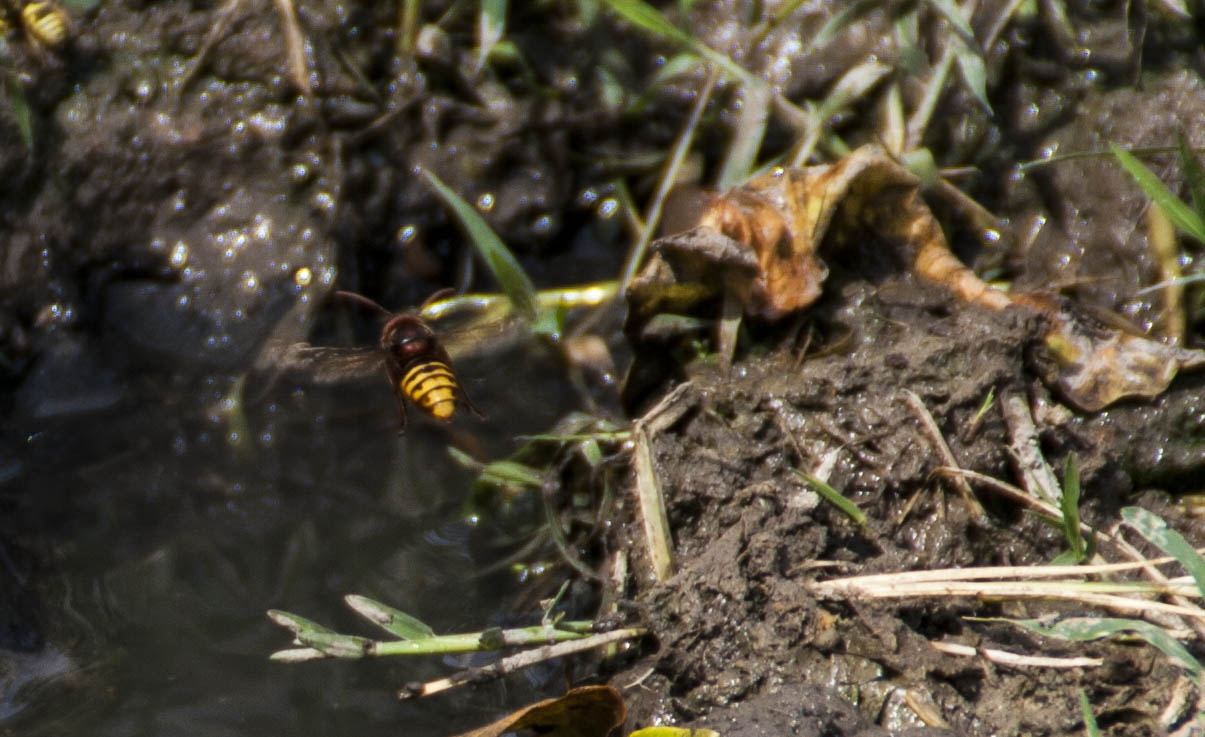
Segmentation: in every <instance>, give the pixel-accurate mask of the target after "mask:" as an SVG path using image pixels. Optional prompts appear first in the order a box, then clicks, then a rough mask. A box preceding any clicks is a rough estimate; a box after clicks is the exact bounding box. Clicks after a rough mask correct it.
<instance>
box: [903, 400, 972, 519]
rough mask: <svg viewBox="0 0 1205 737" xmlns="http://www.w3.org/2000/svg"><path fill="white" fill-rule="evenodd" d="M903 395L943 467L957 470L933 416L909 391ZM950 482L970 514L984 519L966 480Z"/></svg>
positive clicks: (956, 479) (956, 463) (958, 478)
mask: <svg viewBox="0 0 1205 737" xmlns="http://www.w3.org/2000/svg"><path fill="white" fill-rule="evenodd" d="M903 395H904V400H905V401H906V402H907V403H908V406H909V407H911V408H912V411H913V412H914V413H915V414H916V416H917V418H918V419H919V420H920V423H921V427H923V428H924V429H925V433H926V434H927V435H928V436H929V440H930V442H932V443H933V447H934V448H935V449H936V450H937V453H938V454H939V455H940V456H941V457H942V460H943V461H944V462H945V465H946V466H950V467H952V468H958V467H959V466H958V459H956V458H955V457H954V453H953V452H952V451H951V450H950V446H949V445H947V444H946V439H945V438H944V437H942V435H941V430H940V429H939V428H938V427H937V423H936V422H934V420H933V415H931V414H929V410H928V408H926V407H925V403H924V402H922V401H921V398H920V397H918V396H917V395H916V392H914V391H912V390H911V389H905V390H904V392H903ZM951 480H952V481H953V484H954V488H955V489H956V490H957V491H958V493H959V494H961V495H962V500H963V501H964V502H966V505H967V507H968V508H969V509H970V512H971V514H972V515H973V516H975V517H980V518H981V517H984V516H985V515H984V511H983V505H981V504H980V503H979V500H978V499H976V498H975V494H974V492H972V491H971V485H970V484H968V483H967V482H966V479H964V478H962V477H961V476H954V477H953V478H952V479H951Z"/></svg>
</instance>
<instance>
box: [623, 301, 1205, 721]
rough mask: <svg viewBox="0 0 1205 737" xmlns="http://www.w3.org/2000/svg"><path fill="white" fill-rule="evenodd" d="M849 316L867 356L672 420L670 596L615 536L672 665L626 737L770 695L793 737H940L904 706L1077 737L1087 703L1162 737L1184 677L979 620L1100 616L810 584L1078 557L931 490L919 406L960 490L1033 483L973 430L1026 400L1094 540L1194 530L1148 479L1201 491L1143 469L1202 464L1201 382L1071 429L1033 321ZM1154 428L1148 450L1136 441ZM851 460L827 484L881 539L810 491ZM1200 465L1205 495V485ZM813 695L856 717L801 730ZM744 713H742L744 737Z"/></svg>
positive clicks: (995, 507)
mask: <svg viewBox="0 0 1205 737" xmlns="http://www.w3.org/2000/svg"><path fill="white" fill-rule="evenodd" d="M834 302H835V303H836V305H837V306H836V307H835V308H834V309H833V310H832V311H831V312H830V311H826V310H824V309H821V310H820V311H819V312H818V319H819V320H822V321H824V322H825V324H826V325H827V328H828V329H829V330H831V331H833V332H835V333H838V334H842V335H844V336H846V337H844V338H843V341H842V342H843V344H846V345H851V346H854V347H855V348H854V349H853V350H850V351H843V352H841V353H840V354H839V355H828V356H822V357H818V358H812V359H807V360H804V361H802V363H800V362H799V360H798V359H797V358H796V356H794V355H792V354H791V353H788V352H781V353H775V354H772V355H768V356H762V357H758V358H756V359H753V360H748V361H743V362H740V363H738V364H737V365H736V366H734V367H733V369H732V372H731V374H730V376H728V377H724V376H721V375H719V373H718V372H716V371H714V370H704V371H701V372H700V373H699V374H698V375H697V376H696V377H695V378H693V379H692V380H691V382H690V386H689V389H688V390H687V391H685V392H684V393H683V394H681V396H680V399H679V403H680V405H681V406H677V407H674V408H673V412H675V413H677V412H680V413H681V415H682V416H681V419H679V420H678V421H677V422H676V423H674V424H673V425H672V426H671V427H669V428H668V429H666V430H664V431H662V432H660V433H659V434H657V435H656V436H655V438H654V439H653V457H654V463H655V468H656V471H657V477H658V480H659V481H660V483H661V484H662V491H663V493H664V495H665V498H666V504H667V512H668V515H669V521H670V527H671V529H672V531H673V537H674V546H675V556H676V560H677V561H678V566H677V570H676V571H675V573H674V575H673V576H672V577H671V578H670V579H668V580H667V581H665V582H664V583H661V584H654V583H652V582H651V580H650V576H651V574H650V572H649V570H648V564H647V562H646V561H645V559H644V553H643V550H644V547H643V545H644V544H643V542H642V540H643V538H642V533H641V531H640V527H639V526H638V525H635V526H630V527H625V528H623V529H622V530H621V531H620V533H619V536H620V537H619V539H618V540H617V542H616V544H617V545H618V546H619V547H620V548H621V549H623V550H627V551H630V552H631V553H632V554H633V555H634V558H635V560H636V561H637V564H636V566H635V571H634V574H633V575H632V577H631V578H630V579H629V587H630V588H629V589H628V590H627V591H626V592H625V593H626V595H627V596H629V597H631V598H632V599H634V601H635V603H636V605H637V607H638V610H639V612H640V615H639V619H640V621H642V622H644V623H646V624H647V625H648V626H649V628H650V630H651V631H652V632H653V633H655V635H656V638H657V641H658V645H659V647H658V648H657V650H656V652H655V653H654V654H651V655H650V656H648V657H647V658H645V659H643V660H642V661H640V662H639V663H637V664H635V665H633V666H632V667H631V668H630V669H628V670H627V671H625V672H624V673H623V674H620V675H619V676H617V677H615V678H614V679H612V683H613V684H615V685H620V684H625V685H626V684H629V683H631V682H633V681H635V680H637V679H638V678H640V677H642V676H643V680H641V681H640V683H641V686H640V688H638V689H634V690H633V692H632V693H633V694H634V695H635V698H634V701H635V703H636V704H638V706H637V707H636V708H634V709H633V710H632V716H631V718H630V723H631V724H643V723H649V722H650V721H652V720H654V719H657V718H659V719H666V718H671V719H675V720H682V721H686V722H690V723H692V724H693V723H700V724H722V723H724V721H723V720H725V719H726V718H727V717H725V716H724V714H726V713H727V711H726V710H725V709H724V707H728V706H729V705H732V704H736V703H739V702H743V701H745V700H746V699H750V698H751V697H753V696H754V695H758V696H757V700H758V703H759V704H760V709H759V711H760V713H761V718H762V719H765V720H770V721H771V723H775V722H773V720H774V719H779V718H781V719H785V720H787V721H786V722H783V723H788V722H789V723H792V724H797V725H798V729H799V730H800V732H799V733H800V734H813V733H815V734H858V733H861V730H863V729H869V728H868V727H866V726H865V725H870V724H879V725H883V726H891V727H893V728H903V727H907V726H921V724H922V722H920V721H918V718H917V717H916V715H915V713H914V712H913V711H912V710H911V709H909V708H908V707H907V706H905V705H904V704H903V701H902V696H903V694H904V693H908V694H909V695H911V696H912V698H915V699H920V700H921V701H922V702H927V703H930V704H934V705H935V706H936V711H937V712H938V713H939V714H941V715H942V717H943V718H944V719H945V721H946V722H947V723H948V724H949V725H951V727H952V728H953V729H954V730H955V731H956V732H957V733H960V734H969V735H980V734H982V735H989V734H1001V735H1003V734H1009V735H1038V734H1042V735H1044V734H1079V733H1082V729H1083V726H1082V723H1081V718H1080V711H1079V690H1080V689H1081V688H1083V689H1085V690H1086V691H1087V693H1088V694H1089V696H1090V698H1091V700H1092V703H1093V704H1094V708H1095V710H1096V714H1097V717H1098V719H1099V720H1100V723H1101V724H1102V725H1106V726H1108V727H1111V728H1113V731H1112V733H1113V734H1133V735H1141V734H1160V733H1162V731H1163V729H1164V727H1162V726H1159V725H1158V723H1157V719H1158V717H1159V716H1160V715H1161V713H1162V712H1163V710H1164V708H1165V706H1167V701H1168V695H1169V694H1171V693H1172V692H1173V690H1174V688H1175V687H1176V684H1177V683H1178V682H1179V681H1180V680H1181V679H1182V675H1181V673H1180V672H1179V670H1178V669H1177V668H1176V667H1174V666H1173V665H1171V664H1170V662H1169V661H1167V660H1166V659H1165V658H1163V657H1162V656H1161V655H1160V654H1159V653H1158V652H1156V651H1155V650H1153V649H1150V648H1136V647H1133V646H1126V645H1117V644H1100V643H1094V644H1089V645H1084V644H1077V643H1068V642H1060V641H1055V640H1043V639H1042V638H1039V637H1035V636H1033V635H1030V634H1027V633H1025V632H1024V631H1022V630H1020V629H1019V628H1016V627H1013V626H1010V625H1006V624H999V623H985V622H973V621H968V620H967V619H965V618H966V617H1000V616H1005V617H1010V618H1017V619H1021V618H1029V617H1038V616H1042V615H1044V614H1052V613H1060V614H1064V615H1070V614H1072V613H1075V612H1077V611H1081V610H1079V609H1077V608H1076V607H1073V606H1067V605H1052V604H1028V603H1017V602H976V601H973V600H965V599H953V600H951V599H941V600H932V599H930V600H903V601H891V600H886V601H825V600H818V599H817V598H816V597H815V596H814V595H813V594H812V593H811V592H810V590H809V587H808V583H809V582H810V581H814V580H817V579H820V578H831V577H836V576H846V575H856V574H862V573H883V572H896V571H899V572H901V578H905V577H906V572H907V571H910V570H922V569H936V568H950V567H956V568H965V567H971V566H1000V565H1009V566H1031V565H1043V564H1044V563H1046V562H1047V561H1049V560H1051V559H1052V558H1053V557H1055V555H1057V554H1058V553H1059V552H1061V551H1062V550H1064V549H1065V547H1066V542H1065V540H1064V539H1063V538H1062V536H1061V534H1060V533H1058V532H1057V531H1056V530H1053V529H1052V528H1050V527H1049V526H1047V525H1046V524H1044V523H1042V522H1041V521H1040V520H1038V519H1037V518H1036V517H1035V516H1033V515H1031V514H1024V513H1021V512H1020V511H1018V510H1017V508H1016V507H1015V505H1014V504H1013V503H1011V502H1009V501H1006V500H1001V499H998V498H992V497H991V495H990V493H989V494H984V495H983V497H982V498H983V501H984V506H985V507H986V508H987V510H988V513H989V517H988V518H987V519H981V518H979V517H978V516H977V515H975V514H974V513H972V512H969V511H968V507H967V506H966V505H965V504H964V503H963V502H962V501H961V500H960V498H959V497H958V495H957V494H956V493H954V491H953V489H952V487H949V486H947V485H946V484H944V483H942V482H939V481H936V480H934V478H933V476H932V471H933V470H934V468H936V467H937V466H940V465H943V463H942V461H941V459H940V458H939V457H938V455H937V453H936V451H935V449H934V447H933V444H932V442H931V441H930V440H929V439H928V436H927V435H926V434H925V433H924V432H923V431H922V430H921V429H920V427H919V423H918V420H917V416H916V413H915V412H914V411H913V410H912V409H911V408H910V406H909V404H908V403H907V402H906V401H905V400H904V397H903V393H904V392H905V391H911V392H915V393H916V394H917V395H918V396H919V397H920V398H921V400H922V401H923V402H924V404H925V405H926V407H927V408H928V409H929V411H930V412H931V413H932V415H933V417H934V419H935V420H936V422H937V424H938V426H939V427H940V428H941V429H942V432H943V434H944V436H945V437H946V438H947V440H948V442H949V444H950V446H951V449H952V451H953V453H954V456H955V458H956V459H957V461H958V463H959V464H960V465H961V466H962V467H964V468H967V469H971V470H975V471H978V472H981V473H984V474H987V475H990V476H993V477H996V478H1002V479H1012V478H1015V475H1016V468H1015V464H1014V463H1013V461H1012V459H1011V458H1010V456H1009V451H1008V450H1007V448H1008V434H1007V428H1006V427H1005V423H1004V421H1003V420H1002V418H1001V416H1000V414H999V412H998V409H997V407H998V404H997V405H996V407H993V409H992V410H990V411H989V412H988V413H987V415H986V419H984V420H983V421H982V422H980V423H978V424H977V425H974V426H972V424H971V423H972V418H973V417H974V416H975V415H976V413H977V412H978V411H979V410H980V408H981V407H982V405H983V402H984V400H985V398H986V396H987V393H988V392H989V391H991V390H994V392H995V395H996V396H997V397H1001V396H1004V395H1007V394H1009V393H1020V394H1021V395H1022V396H1025V397H1028V398H1030V400H1031V401H1032V402H1033V404H1034V406H1036V407H1039V408H1040V407H1049V408H1051V409H1052V410H1054V411H1050V412H1047V413H1046V414H1045V415H1044V417H1043V419H1041V420H1040V421H1039V431H1040V434H1041V437H1042V438H1043V440H1044V441H1045V451H1046V452H1047V454H1048V458H1049V459H1050V461H1051V463H1052V464H1053V465H1054V466H1055V467H1056V468H1061V466H1062V462H1063V460H1064V459H1065V457H1066V455H1067V454H1068V453H1075V455H1076V458H1077V459H1078V463H1079V466H1080V468H1081V469H1082V472H1083V485H1084V489H1085V494H1086V498H1085V503H1084V507H1083V510H1082V512H1083V515H1084V518H1085V519H1086V520H1087V521H1088V522H1089V523H1090V524H1092V525H1094V526H1101V527H1107V526H1109V525H1111V524H1112V523H1113V522H1115V521H1116V520H1117V519H1118V510H1119V507H1120V506H1121V505H1122V504H1128V503H1140V504H1142V505H1144V506H1146V507H1147V508H1149V509H1152V510H1153V511H1156V512H1157V513H1160V514H1164V515H1167V516H1168V517H1170V518H1172V519H1180V518H1181V512H1179V511H1178V510H1177V509H1176V508H1175V507H1174V506H1172V505H1171V504H1170V500H1169V498H1168V497H1167V496H1166V495H1165V494H1162V493H1146V494H1142V495H1141V496H1139V495H1138V494H1137V492H1138V491H1139V490H1140V489H1142V488H1145V486H1142V485H1139V486H1136V485H1135V480H1134V479H1135V478H1141V479H1142V482H1141V484H1143V485H1145V484H1152V483H1160V482H1161V483H1162V484H1163V485H1162V488H1165V489H1166V488H1184V487H1183V486H1181V484H1183V482H1184V480H1185V477H1184V476H1183V475H1182V474H1181V472H1180V471H1179V470H1177V469H1176V468H1175V467H1169V468H1167V469H1165V470H1166V471H1167V472H1168V473H1167V475H1165V476H1162V477H1161V478H1160V479H1158V480H1156V479H1152V478H1151V477H1150V476H1148V474H1149V473H1150V471H1151V470H1152V469H1151V467H1150V464H1148V463H1145V462H1144V461H1143V460H1142V459H1143V458H1145V457H1146V456H1147V455H1148V453H1149V452H1151V451H1150V449H1149V448H1148V447H1147V446H1148V445H1149V444H1158V445H1159V447H1168V446H1174V445H1176V444H1177V443H1185V444H1187V445H1188V446H1189V447H1192V448H1193V449H1194V450H1195V451H1196V452H1199V450H1200V441H1199V440H1198V439H1197V436H1196V431H1192V432H1190V433H1189V434H1188V435H1187V436H1186V435H1185V434H1184V422H1183V418H1184V415H1185V412H1186V411H1188V408H1191V407H1199V406H1200V405H1201V402H1202V401H1203V400H1205V381H1202V379H1201V377H1184V379H1182V380H1181V381H1180V382H1178V383H1177V384H1176V386H1175V388H1174V390H1173V391H1171V392H1169V393H1167V394H1165V395H1164V396H1163V397H1161V398H1160V399H1159V400H1157V401H1156V402H1155V403H1153V404H1122V405H1118V406H1116V407H1114V408H1112V409H1110V411H1109V412H1108V413H1106V414H1103V415H1098V416H1095V417H1078V416H1075V415H1073V414H1071V413H1069V412H1067V411H1066V410H1062V409H1061V408H1059V406H1058V405H1057V401H1055V400H1053V399H1052V398H1051V396H1050V394H1049V392H1048V391H1047V390H1046V388H1045V387H1044V386H1043V385H1042V384H1041V383H1040V382H1038V381H1036V380H1035V379H1033V378H1032V377H1031V374H1030V372H1029V371H1028V370H1027V368H1026V365H1027V362H1026V353H1027V349H1028V346H1030V344H1031V342H1032V336H1033V333H1032V331H1033V329H1034V327H1035V322H1034V321H1032V320H1030V319H1027V318H1026V317H1025V316H1023V315H1020V314H1007V313H1005V314H997V313H992V312H988V311H983V310H979V309H970V308H953V309H951V307H950V305H949V302H948V300H947V299H946V298H944V297H942V296H941V295H938V294H934V292H933V290H932V289H928V288H921V287H916V286H913V285H911V284H909V283H907V282H904V281H892V282H890V283H885V284H882V285H879V286H878V287H875V286H872V285H869V284H866V283H864V282H856V283H850V284H847V285H845V288H844V289H843V290H842V293H841V296H840V297H839V298H836V299H835V300H834ZM1137 422H1141V423H1142V425H1141V426H1142V427H1143V428H1144V431H1143V434H1142V437H1135V436H1134V434H1133V433H1132V432H1130V431H1127V430H1120V429H1119V428H1132V427H1134V426H1135V424H1134V423H1137ZM1177 439H1178V440H1177ZM1144 448H1146V450H1144ZM834 450H839V456H838V458H839V460H838V462H837V464H836V466H835V467H834V469H833V472H832V476H831V478H830V484H831V485H832V486H834V487H835V488H838V489H841V490H843V492H844V493H845V495H846V496H847V497H848V498H850V499H852V500H853V501H854V502H855V503H856V504H857V505H858V506H859V507H860V508H861V509H862V511H863V512H864V513H865V514H866V516H867V518H868V519H867V523H866V525H865V526H864V527H859V526H858V525H856V524H854V523H853V522H852V521H851V520H850V519H849V518H848V517H846V516H845V515H844V514H843V513H842V512H840V511H838V510H837V509H836V508H835V507H834V506H831V505H830V504H828V503H826V502H823V501H821V500H820V499H819V498H818V497H817V496H816V495H815V494H814V493H813V492H810V491H809V490H808V488H807V486H806V484H804V483H803V481H802V480H801V479H800V478H799V477H798V476H797V475H796V474H795V473H794V470H795V469H800V470H810V469H815V468H816V467H818V466H819V465H820V463H821V460H822V458H823V457H824V456H825V455H826V454H827V453H829V452H831V451H834ZM1192 465H1193V468H1194V469H1198V472H1199V468H1200V466H1199V462H1198V463H1197V464H1192ZM1186 531H1187V533H1188V534H1189V535H1190V539H1197V538H1198V536H1199V535H1200V534H1202V532H1205V527H1202V525H1200V524H1195V523H1194V524H1192V525H1189V526H1188V527H1187V528H1186ZM934 641H944V642H956V643H962V644H967V645H971V646H973V647H976V648H997V649H1001V650H1007V651H1013V652H1018V653H1025V654H1041V655H1051V656H1076V655H1090V656H1094V657H1101V658H1103V659H1104V665H1103V666H1102V667H1100V668H1094V669H1074V670H1071V671H1059V670H1043V669H1037V668H1016V669H1014V668H1009V667H1003V666H997V665H992V664H991V663H989V662H987V661H985V660H983V659H982V658H979V657H972V658H959V657H955V656H952V655H948V654H943V653H939V652H937V651H935V650H933V649H932V648H931V647H930V642H934ZM1138 678H1140V679H1141V681H1140V682H1141V687H1136V685H1135V682H1136V679H1138ZM818 687H823V688H824V689H828V691H825V692H824V695H823V696H822V697H821V701H822V702H823V701H824V700H827V699H832V698H834V694H837V693H840V694H842V695H843V696H844V697H845V698H846V699H848V700H849V701H850V702H852V703H854V704H856V705H857V707H858V708H857V710H856V711H857V714H858V715H860V716H834V715H833V714H829V713H826V712H825V710H824V709H822V708H816V711H814V712H813V713H810V714H809V713H808V712H806V711H803V712H801V711H800V709H801V706H800V704H799V703H798V702H797V701H796V699H797V698H798V697H799V694H800V692H801V691H809V690H815V689H817V688H818ZM811 692H812V691H809V693H811ZM716 709H720V711H719V712H718V713H717V712H716V711H715V710H716ZM749 713H750V711H749V710H747V709H742V710H740V711H736V710H734V711H733V715H734V716H733V719H737V720H738V721H739V720H740V717H738V716H736V715H738V714H745V715H748V714H749ZM838 713H840V712H838ZM785 715H790V716H789V717H788V716H785ZM704 717H705V718H704ZM700 719H702V721H697V720H700ZM722 733H724V734H727V732H726V731H725V732H722ZM749 733H750V734H776V733H777V734H782V733H784V732H776V731H775V730H774V729H765V730H764V731H760V732H757V731H753V732H749ZM868 733H872V732H868ZM934 733H936V732H934Z"/></svg>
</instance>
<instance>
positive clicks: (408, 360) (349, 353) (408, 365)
mask: <svg viewBox="0 0 1205 737" xmlns="http://www.w3.org/2000/svg"><path fill="white" fill-rule="evenodd" d="M335 296H337V297H341V298H343V299H347V300H351V301H353V302H356V303H358V304H361V305H364V306H366V307H369V308H371V309H373V310H375V311H377V312H379V313H381V314H382V315H383V316H384V317H385V318H386V320H385V324H384V326H383V327H382V328H381V334H380V339H379V340H378V342H377V345H375V346H354V347H336V346H314V345H310V344H309V343H295V344H293V345H291V346H289V347H288V348H287V349H286V350H285V351H284V353H283V355H282V356H281V357H280V358H279V360H278V367H279V368H282V369H284V370H286V371H289V372H290V373H303V374H305V375H306V376H307V378H308V379H309V380H311V381H313V382H314V383H318V384H328V383H329V384H333V383H339V382H343V381H348V380H352V379H356V378H360V377H363V376H366V375H370V374H373V373H375V372H379V371H380V370H381V366H382V365H383V366H384V368H385V373H386V375H387V376H388V377H389V384H390V386H392V387H393V392H394V395H395V396H396V398H397V403H398V410H399V413H400V416H401V427H400V428H399V430H398V432H399V433H401V432H405V429H406V403H407V402H410V403H412V404H414V406H415V407H417V408H418V409H419V410H420V411H422V412H423V413H424V414H426V415H427V416H429V417H432V418H434V419H436V420H440V421H441V422H448V421H449V420H451V419H452V417H454V416H455V414H456V410H457V409H458V408H463V409H466V410H468V411H469V412H472V413H473V414H474V415H476V416H477V417H480V418H484V417H485V415H484V414H482V412H481V410H479V409H477V407H476V406H474V405H473V403H472V401H471V400H469V397H468V395H467V394H465V391H464V387H463V386H461V384H460V380H459V379H458V378H457V376H456V370H455V369H454V368H453V367H452V359H451V357H450V356H449V355H448V351H447V349H446V348H445V347H444V345H443V344H442V343H441V342H440V338H439V335H438V334H437V333H436V331H435V330H434V329H433V328H432V327H431V326H430V325H428V324H427V323H426V321H425V320H423V319H422V318H420V317H418V316H417V315H415V314H409V313H401V314H398V313H394V312H390V311H389V310H387V309H385V308H384V307H382V306H380V305H379V304H377V303H376V302H374V301H373V300H371V299H369V298H368V297H365V296H364V295H362V294H356V293H354V292H343V291H339V292H335ZM438 296H439V294H436V295H433V296H432V298H431V299H428V300H427V302H428V303H429V302H431V301H432V300H433V299H435V298H436V297H438Z"/></svg>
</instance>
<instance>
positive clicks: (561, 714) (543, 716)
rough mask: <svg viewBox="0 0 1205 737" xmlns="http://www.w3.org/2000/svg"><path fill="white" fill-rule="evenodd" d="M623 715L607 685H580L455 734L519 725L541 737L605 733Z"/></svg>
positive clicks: (485, 733)
mask: <svg viewBox="0 0 1205 737" xmlns="http://www.w3.org/2000/svg"><path fill="white" fill-rule="evenodd" d="M626 717H627V707H626V706H624V703H623V699H622V698H621V697H620V695H619V692H618V691H616V690H615V689H613V688H611V687H610V686H583V687H581V688H575V689H572V690H571V691H569V693H567V694H565V695H564V696H561V697H559V698H555V699H545V700H544V701H537V702H536V703H534V704H531V705H530V706H525V707H523V708H522V709H519V710H518V711H516V712H513V713H511V714H508V715H507V716H505V717H503V718H502V719H499V720H498V721H496V722H494V723H493V724H489V725H486V726H484V727H480V728H478V729H474V730H472V731H471V732H465V733H463V734H460V735H458V736H457V737H498V736H499V735H501V734H504V733H506V732H517V731H519V730H523V729H526V730H531V731H532V732H534V733H536V734H539V735H541V736H542V737H606V735H607V734H608V733H609V732H610V731H611V730H613V729H615V728H616V727H618V726H619V725H620V724H623V720H624V719H625V718H626Z"/></svg>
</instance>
